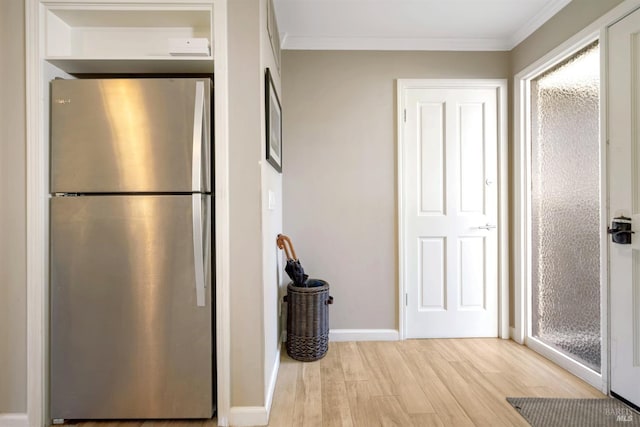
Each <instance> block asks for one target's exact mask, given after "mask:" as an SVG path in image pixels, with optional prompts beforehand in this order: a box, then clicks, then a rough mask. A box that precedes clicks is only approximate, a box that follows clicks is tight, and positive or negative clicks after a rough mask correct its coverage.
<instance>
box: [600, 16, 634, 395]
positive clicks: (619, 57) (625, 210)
mask: <svg viewBox="0 0 640 427" xmlns="http://www.w3.org/2000/svg"><path fill="white" fill-rule="evenodd" d="M608 47H609V50H608V76H609V84H608V97H609V99H608V101H609V103H608V124H609V127H608V132H609V135H608V137H609V145H608V148H609V153H608V159H609V167H608V170H609V171H610V172H609V212H610V216H611V218H613V217H619V216H622V215H624V216H625V217H631V218H632V222H633V226H632V227H633V229H635V230H636V233H640V229H639V228H638V224H639V223H640V174H639V168H640V145H639V141H638V139H639V138H638V137H639V136H640V134H639V130H638V125H639V124H640V123H639V116H638V112H639V111H640V75H639V74H638V70H640V11H636V12H634V13H633V14H631V15H629V16H627V17H626V18H624V19H623V20H621V21H620V22H618V23H616V24H615V25H613V26H611V27H610V28H609V34H608ZM609 272H610V304H611V305H610V307H611V310H610V322H611V323H610V327H611V330H610V339H611V391H612V392H614V393H616V394H617V395H619V396H621V397H623V398H624V399H626V400H628V401H630V402H632V403H634V404H635V405H638V406H640V234H635V235H633V237H632V244H630V245H622V244H616V243H609Z"/></svg>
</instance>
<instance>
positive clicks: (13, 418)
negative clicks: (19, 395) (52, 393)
mask: <svg viewBox="0 0 640 427" xmlns="http://www.w3.org/2000/svg"><path fill="white" fill-rule="evenodd" d="M0 427H29V419H28V418H27V414H0Z"/></svg>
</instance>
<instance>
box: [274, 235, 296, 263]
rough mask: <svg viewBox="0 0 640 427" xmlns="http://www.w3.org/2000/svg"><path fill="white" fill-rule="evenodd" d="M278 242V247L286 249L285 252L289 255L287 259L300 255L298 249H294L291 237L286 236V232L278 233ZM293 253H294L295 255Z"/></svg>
mask: <svg viewBox="0 0 640 427" xmlns="http://www.w3.org/2000/svg"><path fill="white" fill-rule="evenodd" d="M276 243H277V244H278V247H279V248H280V249H284V254H285V255H286V256H287V260H293V259H298V257H297V256H296V251H295V250H294V249H293V244H292V243H291V239H289V236H286V235H284V234H278V239H277V240H276ZM285 243H286V244H285ZM291 255H293V257H292V256H291Z"/></svg>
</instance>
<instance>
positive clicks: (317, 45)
mask: <svg viewBox="0 0 640 427" xmlns="http://www.w3.org/2000/svg"><path fill="white" fill-rule="evenodd" d="M563 1H564V0H563ZM282 48H283V50H399V51H408V50H414V51H415V50H419V51H428V50H440V51H505V50H510V49H511V44H510V43H509V40H502V39H463V38H460V39H458V38H447V39H436V38H395V37H306V36H296V35H292V34H286V33H285V34H283V37H282Z"/></svg>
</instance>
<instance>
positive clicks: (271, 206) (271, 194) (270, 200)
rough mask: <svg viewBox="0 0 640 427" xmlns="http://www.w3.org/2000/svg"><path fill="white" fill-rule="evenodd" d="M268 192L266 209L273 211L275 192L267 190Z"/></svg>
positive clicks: (274, 207)
mask: <svg viewBox="0 0 640 427" xmlns="http://www.w3.org/2000/svg"><path fill="white" fill-rule="evenodd" d="M268 194H269V207H268V209H269V210H270V211H273V210H275V209H276V193H274V192H273V191H271V190H269V192H268Z"/></svg>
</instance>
